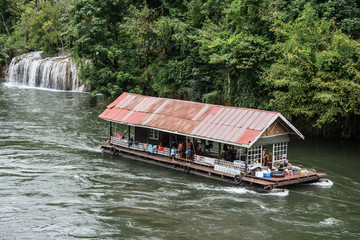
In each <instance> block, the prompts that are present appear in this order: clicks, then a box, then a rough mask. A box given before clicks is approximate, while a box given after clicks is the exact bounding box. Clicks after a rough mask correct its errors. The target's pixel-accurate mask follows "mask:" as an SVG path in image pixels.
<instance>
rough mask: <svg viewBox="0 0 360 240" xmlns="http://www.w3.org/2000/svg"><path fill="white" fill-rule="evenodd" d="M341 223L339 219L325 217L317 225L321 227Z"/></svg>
mask: <svg viewBox="0 0 360 240" xmlns="http://www.w3.org/2000/svg"><path fill="white" fill-rule="evenodd" d="M341 223H342V221H341V220H338V219H335V218H327V219H324V221H321V222H319V225H320V226H322V227H334V226H337V225H340V224H341Z"/></svg>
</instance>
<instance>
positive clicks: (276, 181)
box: [102, 144, 326, 189]
mask: <svg viewBox="0 0 360 240" xmlns="http://www.w3.org/2000/svg"><path fill="white" fill-rule="evenodd" d="M102 147H103V148H106V149H111V148H112V147H115V149H116V150H117V151H119V152H123V153H126V154H129V155H135V156H139V157H142V158H144V159H151V160H155V161H159V162H162V163H168V164H173V165H178V166H180V167H184V168H185V166H188V168H189V170H190V169H191V170H193V171H201V172H204V173H207V174H209V175H212V174H213V175H217V176H219V177H221V178H224V177H225V178H228V179H233V178H234V175H231V174H227V173H224V172H219V171H215V170H214V169H213V168H211V167H207V166H204V165H199V164H196V163H193V162H192V161H191V160H186V159H183V158H176V159H175V160H173V159H171V158H170V157H166V156H162V155H157V154H150V153H147V152H141V151H137V150H132V149H128V148H124V147H119V146H114V145H108V144H105V145H102ZM325 176H326V174H324V173H315V172H308V173H298V174H297V175H286V176H285V177H280V178H275V177H271V178H258V177H255V176H252V175H248V176H244V177H242V180H243V181H245V182H249V183H250V184H252V183H254V184H258V185H261V186H263V187H264V189H272V188H274V187H281V186H286V185H291V184H296V183H301V182H309V181H314V180H317V179H320V178H322V177H325Z"/></svg>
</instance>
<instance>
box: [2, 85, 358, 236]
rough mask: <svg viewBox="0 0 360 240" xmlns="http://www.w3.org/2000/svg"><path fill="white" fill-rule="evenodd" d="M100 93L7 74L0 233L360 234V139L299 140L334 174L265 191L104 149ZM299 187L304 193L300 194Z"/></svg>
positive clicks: (296, 144) (295, 152)
mask: <svg viewBox="0 0 360 240" xmlns="http://www.w3.org/2000/svg"><path fill="white" fill-rule="evenodd" d="M106 105H107V103H106V102H104V101H103V100H102V98H101V96H98V97H96V98H89V97H86V95H85V94H83V93H72V92H57V91H44V90H38V89H31V88H18V87H11V86H7V85H6V84H5V83H4V82H0V239H254V240H255V239H360V206H359V205H355V204H350V203H345V202H337V201H334V200H330V199H324V198H319V197H314V196H309V195H305V194H312V195H314V194H315V195H317V196H322V197H327V198H332V199H338V200H343V201H347V202H353V203H357V204H360V201H359V200H360V192H357V191H354V190H351V189H347V188H344V187H342V186H340V185H338V183H339V184H343V185H346V186H348V187H351V188H353V189H355V190H358V191H359V190H360V143H359V142H354V141H340V140H326V141H325V140H316V139H306V140H305V141H293V142H290V145H289V158H290V160H291V162H292V163H293V165H297V166H302V167H306V168H311V169H312V168H314V169H316V170H317V171H319V172H326V173H327V174H328V179H330V180H331V181H329V182H323V183H314V184H303V185H299V186H293V187H291V188H290V187H289V188H288V189H289V191H285V192H283V193H270V194H269V193H261V192H259V191H257V189H256V188H251V187H236V186H234V185H228V184H225V183H222V182H217V181H214V180H210V179H205V178H202V177H199V176H194V175H188V174H186V173H184V172H178V171H174V170H171V169H166V168H161V167H158V166H153V165H148V164H145V163H140V162H136V161H134V160H128V159H121V158H118V157H113V156H110V155H107V154H103V153H102V152H101V151H100V144H102V143H104V142H105V141H106V135H105V133H106V131H107V127H108V124H107V123H106V122H104V121H102V120H101V119H98V115H99V114H100V113H101V112H102V111H103V110H104V109H105V107H106ZM299 192H300V193H299Z"/></svg>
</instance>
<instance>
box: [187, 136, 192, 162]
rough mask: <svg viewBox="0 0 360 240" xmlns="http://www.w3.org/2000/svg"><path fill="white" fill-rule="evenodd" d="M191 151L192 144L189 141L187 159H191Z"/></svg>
mask: <svg viewBox="0 0 360 240" xmlns="http://www.w3.org/2000/svg"><path fill="white" fill-rule="evenodd" d="M191 149H192V143H191V142H190V139H188V141H187V143H186V159H191Z"/></svg>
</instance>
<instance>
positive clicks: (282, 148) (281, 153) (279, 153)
mask: <svg viewBox="0 0 360 240" xmlns="http://www.w3.org/2000/svg"><path fill="white" fill-rule="evenodd" d="M287 145H288V143H287V142H282V143H275V144H274V145H273V152H274V157H275V160H287Z"/></svg>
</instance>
